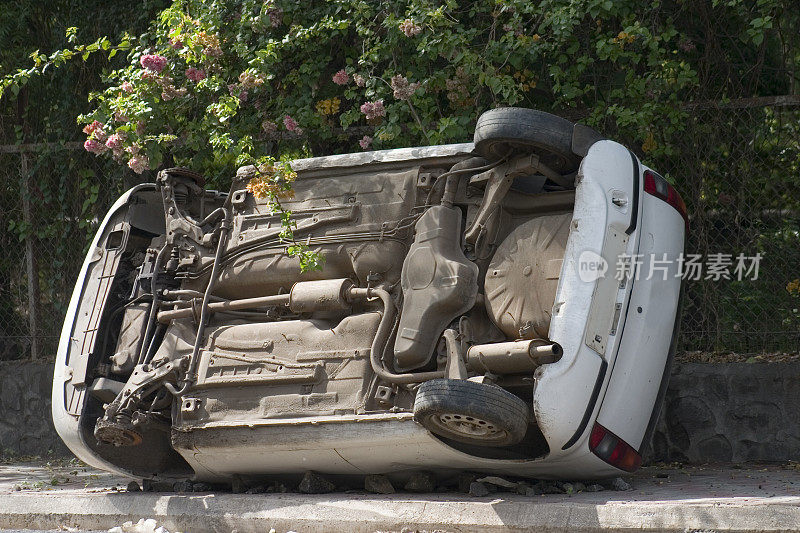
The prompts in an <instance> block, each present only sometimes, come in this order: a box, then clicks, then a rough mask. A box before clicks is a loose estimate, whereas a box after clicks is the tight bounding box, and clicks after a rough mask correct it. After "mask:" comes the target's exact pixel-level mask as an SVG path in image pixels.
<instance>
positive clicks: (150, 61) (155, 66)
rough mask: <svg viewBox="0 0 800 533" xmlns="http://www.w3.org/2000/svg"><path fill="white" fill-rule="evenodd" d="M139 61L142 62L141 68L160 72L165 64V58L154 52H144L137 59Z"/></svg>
mask: <svg viewBox="0 0 800 533" xmlns="http://www.w3.org/2000/svg"><path fill="white" fill-rule="evenodd" d="M139 63H141V64H142V68H146V69H147V70H152V71H153V72H161V71H162V70H164V67H166V66H167V58H166V57H164V56H160V55H156V54H146V55H143V56H142V57H141V58H140V59H139Z"/></svg>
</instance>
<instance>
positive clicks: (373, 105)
mask: <svg viewBox="0 0 800 533" xmlns="http://www.w3.org/2000/svg"><path fill="white" fill-rule="evenodd" d="M361 112H362V113H364V115H366V117H367V120H372V119H376V118H379V117H385V116H386V108H385V107H383V100H376V101H374V102H364V103H363V104H361Z"/></svg>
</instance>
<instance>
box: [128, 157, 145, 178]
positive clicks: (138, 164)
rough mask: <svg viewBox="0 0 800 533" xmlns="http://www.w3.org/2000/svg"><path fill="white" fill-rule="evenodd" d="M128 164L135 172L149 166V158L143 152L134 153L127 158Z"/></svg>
mask: <svg viewBox="0 0 800 533" xmlns="http://www.w3.org/2000/svg"><path fill="white" fill-rule="evenodd" d="M128 166H129V167H130V169H131V170H133V171H134V172H136V173H137V174H141V173H142V172H144V171H145V170H147V169H148V168H150V160H149V159H147V156H146V155H144V154H136V155H134V156H133V157H131V158H130V159H129V160H128Z"/></svg>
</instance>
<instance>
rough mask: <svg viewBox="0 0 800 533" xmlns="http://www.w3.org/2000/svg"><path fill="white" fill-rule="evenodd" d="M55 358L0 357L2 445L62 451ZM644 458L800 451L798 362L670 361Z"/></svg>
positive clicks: (778, 455) (769, 457)
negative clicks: (54, 414)
mask: <svg viewBox="0 0 800 533" xmlns="http://www.w3.org/2000/svg"><path fill="white" fill-rule="evenodd" d="M52 375H53V365H52V364H46V363H24V362H0V451H4V450H10V451H12V452H13V453H15V454H22V455H47V454H55V455H64V454H68V453H69V452H68V451H67V449H66V447H65V446H64V445H63V444H62V443H61V440H60V439H59V437H58V435H57V434H56V432H55V429H54V428H53V422H52V420H51V417H50V387H51V380H52ZM647 456H648V459H649V461H651V462H652V461H682V462H689V463H706V462H729V461H734V462H740V461H788V460H795V461H796V460H798V459H800V363H774V364H766V363H763V364H746V363H726V364H681V365H676V366H675V368H674V371H673V374H672V378H671V380H670V385H669V388H668V390H667V396H666V400H665V402H664V407H663V408H662V411H661V420H660V421H659V423H658V425H657V427H656V431H655V433H654V435H653V441H652V446H651V450H650V453H648V454H647Z"/></svg>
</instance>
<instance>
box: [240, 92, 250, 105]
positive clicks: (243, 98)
mask: <svg viewBox="0 0 800 533" xmlns="http://www.w3.org/2000/svg"><path fill="white" fill-rule="evenodd" d="M248 95H249V93H248V92H247V91H246V90H244V89H242V90H241V91H239V101H240V102H242V103H244V102H246V101H247V96H248Z"/></svg>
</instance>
